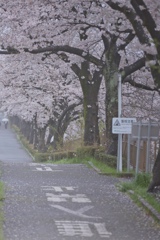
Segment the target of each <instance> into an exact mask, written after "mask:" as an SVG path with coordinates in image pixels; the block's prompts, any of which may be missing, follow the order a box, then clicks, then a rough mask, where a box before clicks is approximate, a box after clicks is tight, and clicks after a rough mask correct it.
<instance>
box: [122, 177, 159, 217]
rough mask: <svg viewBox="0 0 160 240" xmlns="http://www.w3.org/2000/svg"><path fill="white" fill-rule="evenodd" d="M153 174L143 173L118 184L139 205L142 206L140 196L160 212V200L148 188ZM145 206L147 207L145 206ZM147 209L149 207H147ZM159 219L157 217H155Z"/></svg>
mask: <svg viewBox="0 0 160 240" xmlns="http://www.w3.org/2000/svg"><path fill="white" fill-rule="evenodd" d="M150 178H151V176H150V175H149V174H145V173H141V174H138V175H137V177H136V178H135V179H134V180H133V181H131V182H123V183H121V184H119V185H118V187H119V189H120V191H122V192H126V193H128V194H129V195H130V197H131V198H132V199H133V200H134V202H136V203H137V204H138V205H140V206H142V204H141V201H140V198H142V199H143V200H144V201H145V202H147V203H148V204H149V205H150V206H152V208H153V209H155V210H156V211H157V213H160V202H159V201H158V200H157V199H156V198H155V195H154V194H151V193H148V192H147V188H148V186H149V183H150ZM144 208H145V207H144ZM146 211H147V209H146ZM155 220H157V219H155Z"/></svg>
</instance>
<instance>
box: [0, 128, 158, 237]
mask: <svg viewBox="0 0 160 240" xmlns="http://www.w3.org/2000/svg"><path fill="white" fill-rule="evenodd" d="M0 160H1V162H2V164H1V167H2V180H3V181H4V182H5V185H6V198H5V204H4V215H5V223H4V234H5V240H72V239H73V240H82V239H83V240H84V239H85V240H86V239H92V240H99V239H110V240H143V239H144V240H149V239H154V240H159V239H160V228H158V227H157V226H156V225H155V223H154V222H153V220H152V218H150V217H149V216H147V215H145V213H144V212H143V211H142V210H141V209H140V208H138V207H137V206H136V205H135V204H134V203H133V202H132V201H131V199H130V198H129V197H128V196H127V195H125V194H123V193H121V192H119V191H118V190H117V188H116V187H115V185H116V183H117V182H118V180H117V179H116V178H112V177H107V176H101V175H98V173H97V172H95V171H94V170H93V169H89V168H87V167H86V166H84V165H80V164H79V165H72V164H71V165H52V164H47V165H45V164H36V163H33V162H32V159H31V158H30V156H29V155H28V154H27V153H26V152H25V151H24V150H23V148H22V146H21V145H20V144H19V143H18V142H17V140H16V137H15V135H14V134H13V133H12V132H11V131H10V129H7V130H6V129H0Z"/></svg>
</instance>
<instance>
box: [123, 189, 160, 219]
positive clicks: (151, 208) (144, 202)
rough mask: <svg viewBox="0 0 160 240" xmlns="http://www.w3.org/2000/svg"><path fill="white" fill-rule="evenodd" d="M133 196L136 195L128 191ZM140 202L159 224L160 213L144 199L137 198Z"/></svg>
mask: <svg viewBox="0 0 160 240" xmlns="http://www.w3.org/2000/svg"><path fill="white" fill-rule="evenodd" d="M128 192H129V193H130V194H131V195H134V191H132V190H130V191H128ZM137 197H138V201H139V202H140V203H141V205H142V206H143V208H145V209H146V210H147V211H148V212H149V214H150V215H151V216H152V217H154V218H155V219H156V220H157V221H158V222H160V213H158V212H157V211H156V210H155V209H154V208H153V207H152V206H151V205H150V204H149V203H148V202H146V201H145V200H144V199H143V198H142V197H140V196H137Z"/></svg>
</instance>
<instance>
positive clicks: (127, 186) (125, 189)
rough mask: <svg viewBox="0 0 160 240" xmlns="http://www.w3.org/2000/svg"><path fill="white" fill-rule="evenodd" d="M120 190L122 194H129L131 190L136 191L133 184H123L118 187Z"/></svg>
mask: <svg viewBox="0 0 160 240" xmlns="http://www.w3.org/2000/svg"><path fill="white" fill-rule="evenodd" d="M118 188H119V190H120V191H121V192H128V191H129V190H134V184H132V183H131V182H123V183H121V184H120V185H118Z"/></svg>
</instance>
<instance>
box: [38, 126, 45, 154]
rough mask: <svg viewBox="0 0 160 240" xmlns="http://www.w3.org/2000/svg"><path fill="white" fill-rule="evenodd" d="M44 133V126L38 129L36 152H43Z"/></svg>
mask: <svg viewBox="0 0 160 240" xmlns="http://www.w3.org/2000/svg"><path fill="white" fill-rule="evenodd" d="M45 133H46V127H44V128H40V129H38V152H45V151H46V146H45Z"/></svg>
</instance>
